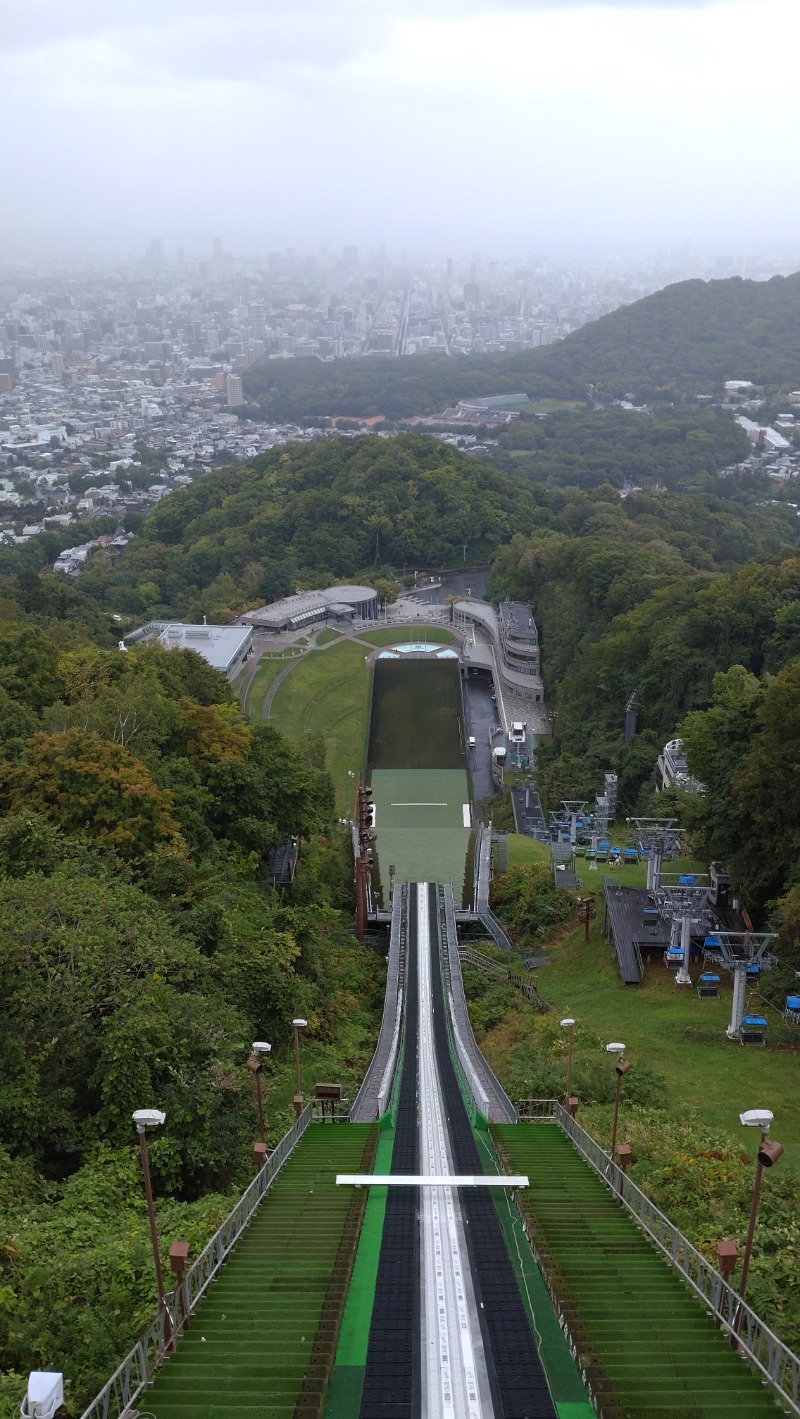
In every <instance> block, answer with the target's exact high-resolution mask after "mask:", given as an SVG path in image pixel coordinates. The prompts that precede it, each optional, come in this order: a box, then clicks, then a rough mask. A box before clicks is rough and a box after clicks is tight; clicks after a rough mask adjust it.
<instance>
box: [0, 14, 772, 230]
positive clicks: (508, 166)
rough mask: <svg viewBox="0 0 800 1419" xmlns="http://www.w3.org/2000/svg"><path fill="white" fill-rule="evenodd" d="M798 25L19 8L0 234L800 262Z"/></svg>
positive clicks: (3, 50)
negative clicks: (685, 251) (773, 250)
mask: <svg viewBox="0 0 800 1419" xmlns="http://www.w3.org/2000/svg"><path fill="white" fill-rule="evenodd" d="M798 53H800V18H799V16H798V3H797V0H661V3H649V0H609V3H605V4H600V3H592V2H591V0H590V2H589V3H581V4H578V3H575V4H573V3H572V0H4V4H3V20H2V24H0V132H2V134H3V141H2V145H1V146H0V154H1V155H0V207H2V211H0V235H2V237H3V238H4V239H5V240H9V239H10V238H11V237H12V236H13V235H15V234H16V236H17V237H18V238H19V237H22V238H23V239H27V238H28V237H29V236H34V235H36V234H39V235H44V236H45V237H46V238H47V239H48V240H52V241H54V242H58V241H59V238H63V239H64V240H65V241H70V242H71V241H72V240H74V239H76V238H81V237H85V238H87V239H89V240H91V241H92V244H93V245H95V246H97V245H100V244H102V243H105V242H113V243H114V244H115V245H118V244H119V245H122V244H130V245H133V246H136V245H137V244H139V243H140V242H141V241H142V240H145V239H147V238H149V237H150V236H153V235H156V234H160V235H162V236H163V238H164V239H165V241H166V242H183V243H185V244H186V245H188V246H192V245H195V244H200V243H201V242H203V241H205V240H206V239H207V238H209V237H210V236H211V235H216V234H219V235H221V236H222V237H223V238H224V239H225V240H226V242H235V241H236V240H237V239H239V240H248V241H253V242H257V243H258V244H259V245H262V244H263V245H264V246H268V247H276V246H283V245H286V244H296V245H298V246H313V247H317V246H322V245H326V246H331V245H337V244H342V243H354V244H359V245H368V244H370V243H376V242H380V241H383V242H385V243H386V244H387V246H388V247H390V248H391V249H393V250H397V249H398V248H399V247H402V246H404V245H405V246H414V247H417V248H437V249H441V248H445V249H448V248H452V249H454V250H457V251H465V250H469V249H470V248H472V247H475V246H481V247H483V248H485V249H492V250H494V251H496V252H498V253H501V254H502V253H506V252H508V253H513V254H516V253H520V254H524V253H527V252H532V251H536V250H542V249H548V248H550V247H552V246H554V245H555V244H557V243H562V242H563V243H569V244H570V245H574V244H576V243H582V244H591V243H593V242H596V243H597V244H598V245H599V246H602V247H608V246H616V245H622V244H624V245H625V246H626V247H631V246H633V247H636V246H641V247H645V248H660V247H662V246H674V245H676V244H677V245H680V244H686V243H689V242H691V243H693V244H699V245H703V246H719V247H720V248H721V249H724V250H733V251H735V250H737V249H738V248H739V247H744V246H747V245H754V244H758V245H768V244H770V243H771V242H773V241H775V242H777V241H780V242H782V243H785V242H787V241H789V242H792V241H793V240H794V239H795V238H796V240H797V248H798V252H800V83H798V78H797V59H798Z"/></svg>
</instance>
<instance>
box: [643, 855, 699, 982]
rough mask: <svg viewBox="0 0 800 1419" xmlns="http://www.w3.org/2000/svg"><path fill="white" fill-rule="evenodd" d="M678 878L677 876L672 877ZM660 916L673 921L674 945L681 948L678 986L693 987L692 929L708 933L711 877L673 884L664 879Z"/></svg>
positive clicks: (658, 895) (658, 890)
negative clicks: (690, 965)
mask: <svg viewBox="0 0 800 1419" xmlns="http://www.w3.org/2000/svg"><path fill="white" fill-rule="evenodd" d="M668 875H669V876H673V877H674V875H675V874H674V873H672V874H668ZM654 891H655V896H656V899H657V901H658V909H659V913H660V915H661V916H662V917H664V918H665V919H667V920H670V921H671V922H672V928H671V932H670V946H678V945H680V948H681V951H682V952H683V960H682V962H681V964H680V966H679V968H678V972H677V974H676V976H675V984H676V985H691V984H692V978H691V976H690V974H689V958H690V955H691V950H692V928H693V927H694V928H695V929H696V930H704V929H705V926H706V923H707V921H708V916H707V912H706V907H707V905H708V898H709V893H710V891H711V884H710V882H709V879H708V878H707V877H705V878H701V877H700V876H698V875H696V874H695V875H692V876H690V875H689V874H688V873H687V875H686V880H685V881H682V880H680V879H679V880H678V881H677V882H674V881H673V882H669V881H667V880H665V879H663V878H662V879H661V880H660V881H659V883H658V885H657V886H656V887H655V889H654Z"/></svg>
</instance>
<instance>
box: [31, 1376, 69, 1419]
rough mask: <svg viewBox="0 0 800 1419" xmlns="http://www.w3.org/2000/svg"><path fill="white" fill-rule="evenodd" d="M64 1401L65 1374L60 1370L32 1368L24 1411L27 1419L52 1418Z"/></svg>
mask: <svg viewBox="0 0 800 1419" xmlns="http://www.w3.org/2000/svg"><path fill="white" fill-rule="evenodd" d="M63 1403H64V1376H63V1375H62V1374H61V1373H60V1372H59V1371H58V1370H32V1371H31V1373H30V1374H29V1376H28V1392H27V1394H26V1395H25V1404H24V1405H23V1407H22V1411H21V1412H22V1413H23V1414H24V1415H25V1416H26V1419H28V1416H29V1419H51V1416H52V1415H53V1414H55V1412H56V1410H57V1409H60V1407H61V1405H62V1404H63Z"/></svg>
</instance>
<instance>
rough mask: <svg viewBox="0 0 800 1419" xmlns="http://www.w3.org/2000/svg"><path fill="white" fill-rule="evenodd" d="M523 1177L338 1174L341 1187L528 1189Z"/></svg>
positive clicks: (456, 1174)
mask: <svg viewBox="0 0 800 1419" xmlns="http://www.w3.org/2000/svg"><path fill="white" fill-rule="evenodd" d="M528 1185H529V1179H528V1178H527V1177H526V1176H525V1175H524V1174H522V1173H520V1174H519V1175H517V1174H512V1173H498V1174H496V1175H495V1174H492V1173H337V1174H336V1186H337V1187H528Z"/></svg>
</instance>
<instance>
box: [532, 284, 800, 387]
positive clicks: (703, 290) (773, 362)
mask: <svg viewBox="0 0 800 1419" xmlns="http://www.w3.org/2000/svg"><path fill="white" fill-rule="evenodd" d="M542 354H543V356H544V359H543V361H542V366H543V368H544V369H546V372H547V374H548V376H549V377H550V378H551V379H553V380H555V379H557V378H558V377H559V376H561V377H565V378H569V379H572V380H574V379H580V378H582V379H585V380H586V381H587V382H588V383H590V384H601V385H603V386H604V387H606V388H609V389H610V391H611V392H612V393H613V394H615V395H616V396H618V397H619V396H620V395H621V394H623V393H625V392H626V391H627V390H628V389H631V388H636V387H637V386H638V385H641V384H642V382H646V383H648V384H650V385H651V386H652V387H653V388H669V387H670V386H674V387H675V389H676V390H677V391H679V392H681V393H693V392H703V393H709V394H711V393H713V392H714V391H715V389H718V388H719V387H720V386H721V385H722V384H723V383H724V382H725V380H727V379H749V380H752V382H753V384H757V385H765V386H767V388H768V389H769V390H770V391H777V390H778V389H779V388H780V387H781V386H782V385H786V384H788V385H791V387H792V388H797V387H798V385H799V384H800V273H797V274H795V275H793V276H773V277H772V279H771V280H770V281H743V280H742V279H741V277H739V276H734V277H731V278H730V279H729V280H725V281H680V282H678V283H677V284H676V285H673V286H666V287H665V288H664V290H662V291H656V292H655V293H654V294H653V295H652V296H645V298H644V299H643V300H640V301H636V302H635V303H634V304H633V305H629V306H621V307H620V308H619V310H615V311H612V312H611V314H610V315H604V316H602V317H601V319H600V320H595V321H592V323H591V324H590V325H584V326H583V328H582V329H581V330H576V331H575V333H574V334H573V335H569V336H567V338H566V340H563V341H562V342H561V343H560V344H558V345H552V346H550V347H548V349H547V350H545V351H543V352H542Z"/></svg>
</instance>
